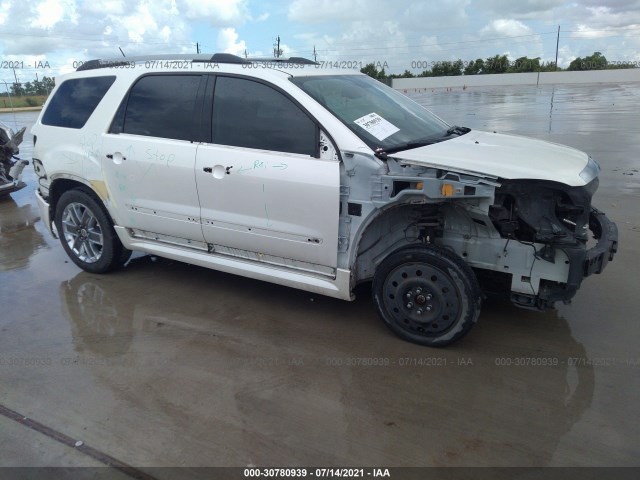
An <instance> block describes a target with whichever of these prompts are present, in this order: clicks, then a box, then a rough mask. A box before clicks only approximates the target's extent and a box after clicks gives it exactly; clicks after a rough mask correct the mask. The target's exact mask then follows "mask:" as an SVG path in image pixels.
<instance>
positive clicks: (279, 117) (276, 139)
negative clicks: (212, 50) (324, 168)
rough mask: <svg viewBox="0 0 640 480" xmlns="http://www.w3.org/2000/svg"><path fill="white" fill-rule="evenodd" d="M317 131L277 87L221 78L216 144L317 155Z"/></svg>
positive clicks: (215, 108)
mask: <svg viewBox="0 0 640 480" xmlns="http://www.w3.org/2000/svg"><path fill="white" fill-rule="evenodd" d="M316 130H317V129H316V126H315V124H314V122H313V121H312V120H311V119H310V118H309V117H308V116H307V115H306V114H305V113H304V112H303V111H302V110H301V109H300V107H298V106H297V105H296V104H295V103H293V102H292V101H291V100H290V99H289V98H287V97H286V96H284V95H283V94H282V93H280V92H278V91H276V90H275V89H273V88H271V87H269V86H267V85H264V84H262V83H258V82H254V81H251V80H245V79H242V78H232V77H218V78H217V80H216V87H215V94H214V100H213V143H217V144H220V145H233V146H237V147H246V148H257V149H261V150H272V151H276V152H290V153H301V154H304V155H310V156H313V157H315V156H316V155H317V154H318V143H317V139H316Z"/></svg>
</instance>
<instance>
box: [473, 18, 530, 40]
mask: <svg viewBox="0 0 640 480" xmlns="http://www.w3.org/2000/svg"><path fill="white" fill-rule="evenodd" d="M480 33H481V34H482V35H485V36H488V35H493V36H501V37H517V36H520V35H531V33H532V30H531V29H530V28H529V27H527V26H526V25H525V24H524V23H522V22H521V21H519V20H514V19H505V18H501V19H498V20H493V21H492V22H490V23H489V24H488V25H486V26H485V27H484V28H483V29H482V30H480Z"/></svg>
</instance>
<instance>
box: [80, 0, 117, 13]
mask: <svg viewBox="0 0 640 480" xmlns="http://www.w3.org/2000/svg"><path fill="white" fill-rule="evenodd" d="M82 9H83V10H84V11H86V12H90V13H98V14H101V15H121V14H123V13H124V12H125V7H124V1H123V0H91V1H88V2H84V3H83V4H82Z"/></svg>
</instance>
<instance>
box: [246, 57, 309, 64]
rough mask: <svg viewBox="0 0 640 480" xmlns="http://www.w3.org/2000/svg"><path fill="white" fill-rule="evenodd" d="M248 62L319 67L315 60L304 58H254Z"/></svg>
mask: <svg viewBox="0 0 640 480" xmlns="http://www.w3.org/2000/svg"><path fill="white" fill-rule="evenodd" d="M247 60H248V61H250V62H265V63H297V64H302V65H318V63H317V62H314V61H313V60H309V59H308V58H304V57H289V58H285V57H271V58H265V57H254V58H251V57H250V58H247Z"/></svg>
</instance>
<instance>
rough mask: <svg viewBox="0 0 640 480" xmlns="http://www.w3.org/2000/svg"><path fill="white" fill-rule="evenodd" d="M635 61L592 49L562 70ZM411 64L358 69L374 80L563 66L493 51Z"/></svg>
mask: <svg viewBox="0 0 640 480" xmlns="http://www.w3.org/2000/svg"><path fill="white" fill-rule="evenodd" d="M637 66H638V64H637V63H625V62H608V61H607V59H606V57H605V56H604V55H602V53H601V52H594V53H593V55H589V56H586V57H584V58H580V57H578V58H576V59H575V60H573V61H572V62H571V63H570V64H569V67H568V68H566V71H584V70H610V69H619V68H634V67H637ZM411 67H412V68H414V69H415V68H418V69H420V68H423V70H422V72H421V73H418V74H414V73H412V72H411V71H409V70H408V69H407V70H405V71H404V72H403V73H401V74H391V75H387V73H386V72H385V71H384V68H382V69H378V66H377V65H376V64H375V63H369V64H367V65H366V66H365V67H363V68H362V69H361V70H360V71H361V72H362V73H366V74H367V75H369V76H370V77H373V78H375V79H376V80H383V79H385V78H414V77H449V76H460V75H487V74H496V73H525V72H555V71H562V70H565V69H562V68H556V65H555V62H542V61H541V59H540V57H536V58H528V57H520V58H517V59H516V60H509V58H508V57H507V56H506V55H494V56H493V57H488V58H486V59H482V58H478V59H476V60H470V61H464V60H461V59H458V60H451V61H438V62H426V61H414V62H412V64H411Z"/></svg>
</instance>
